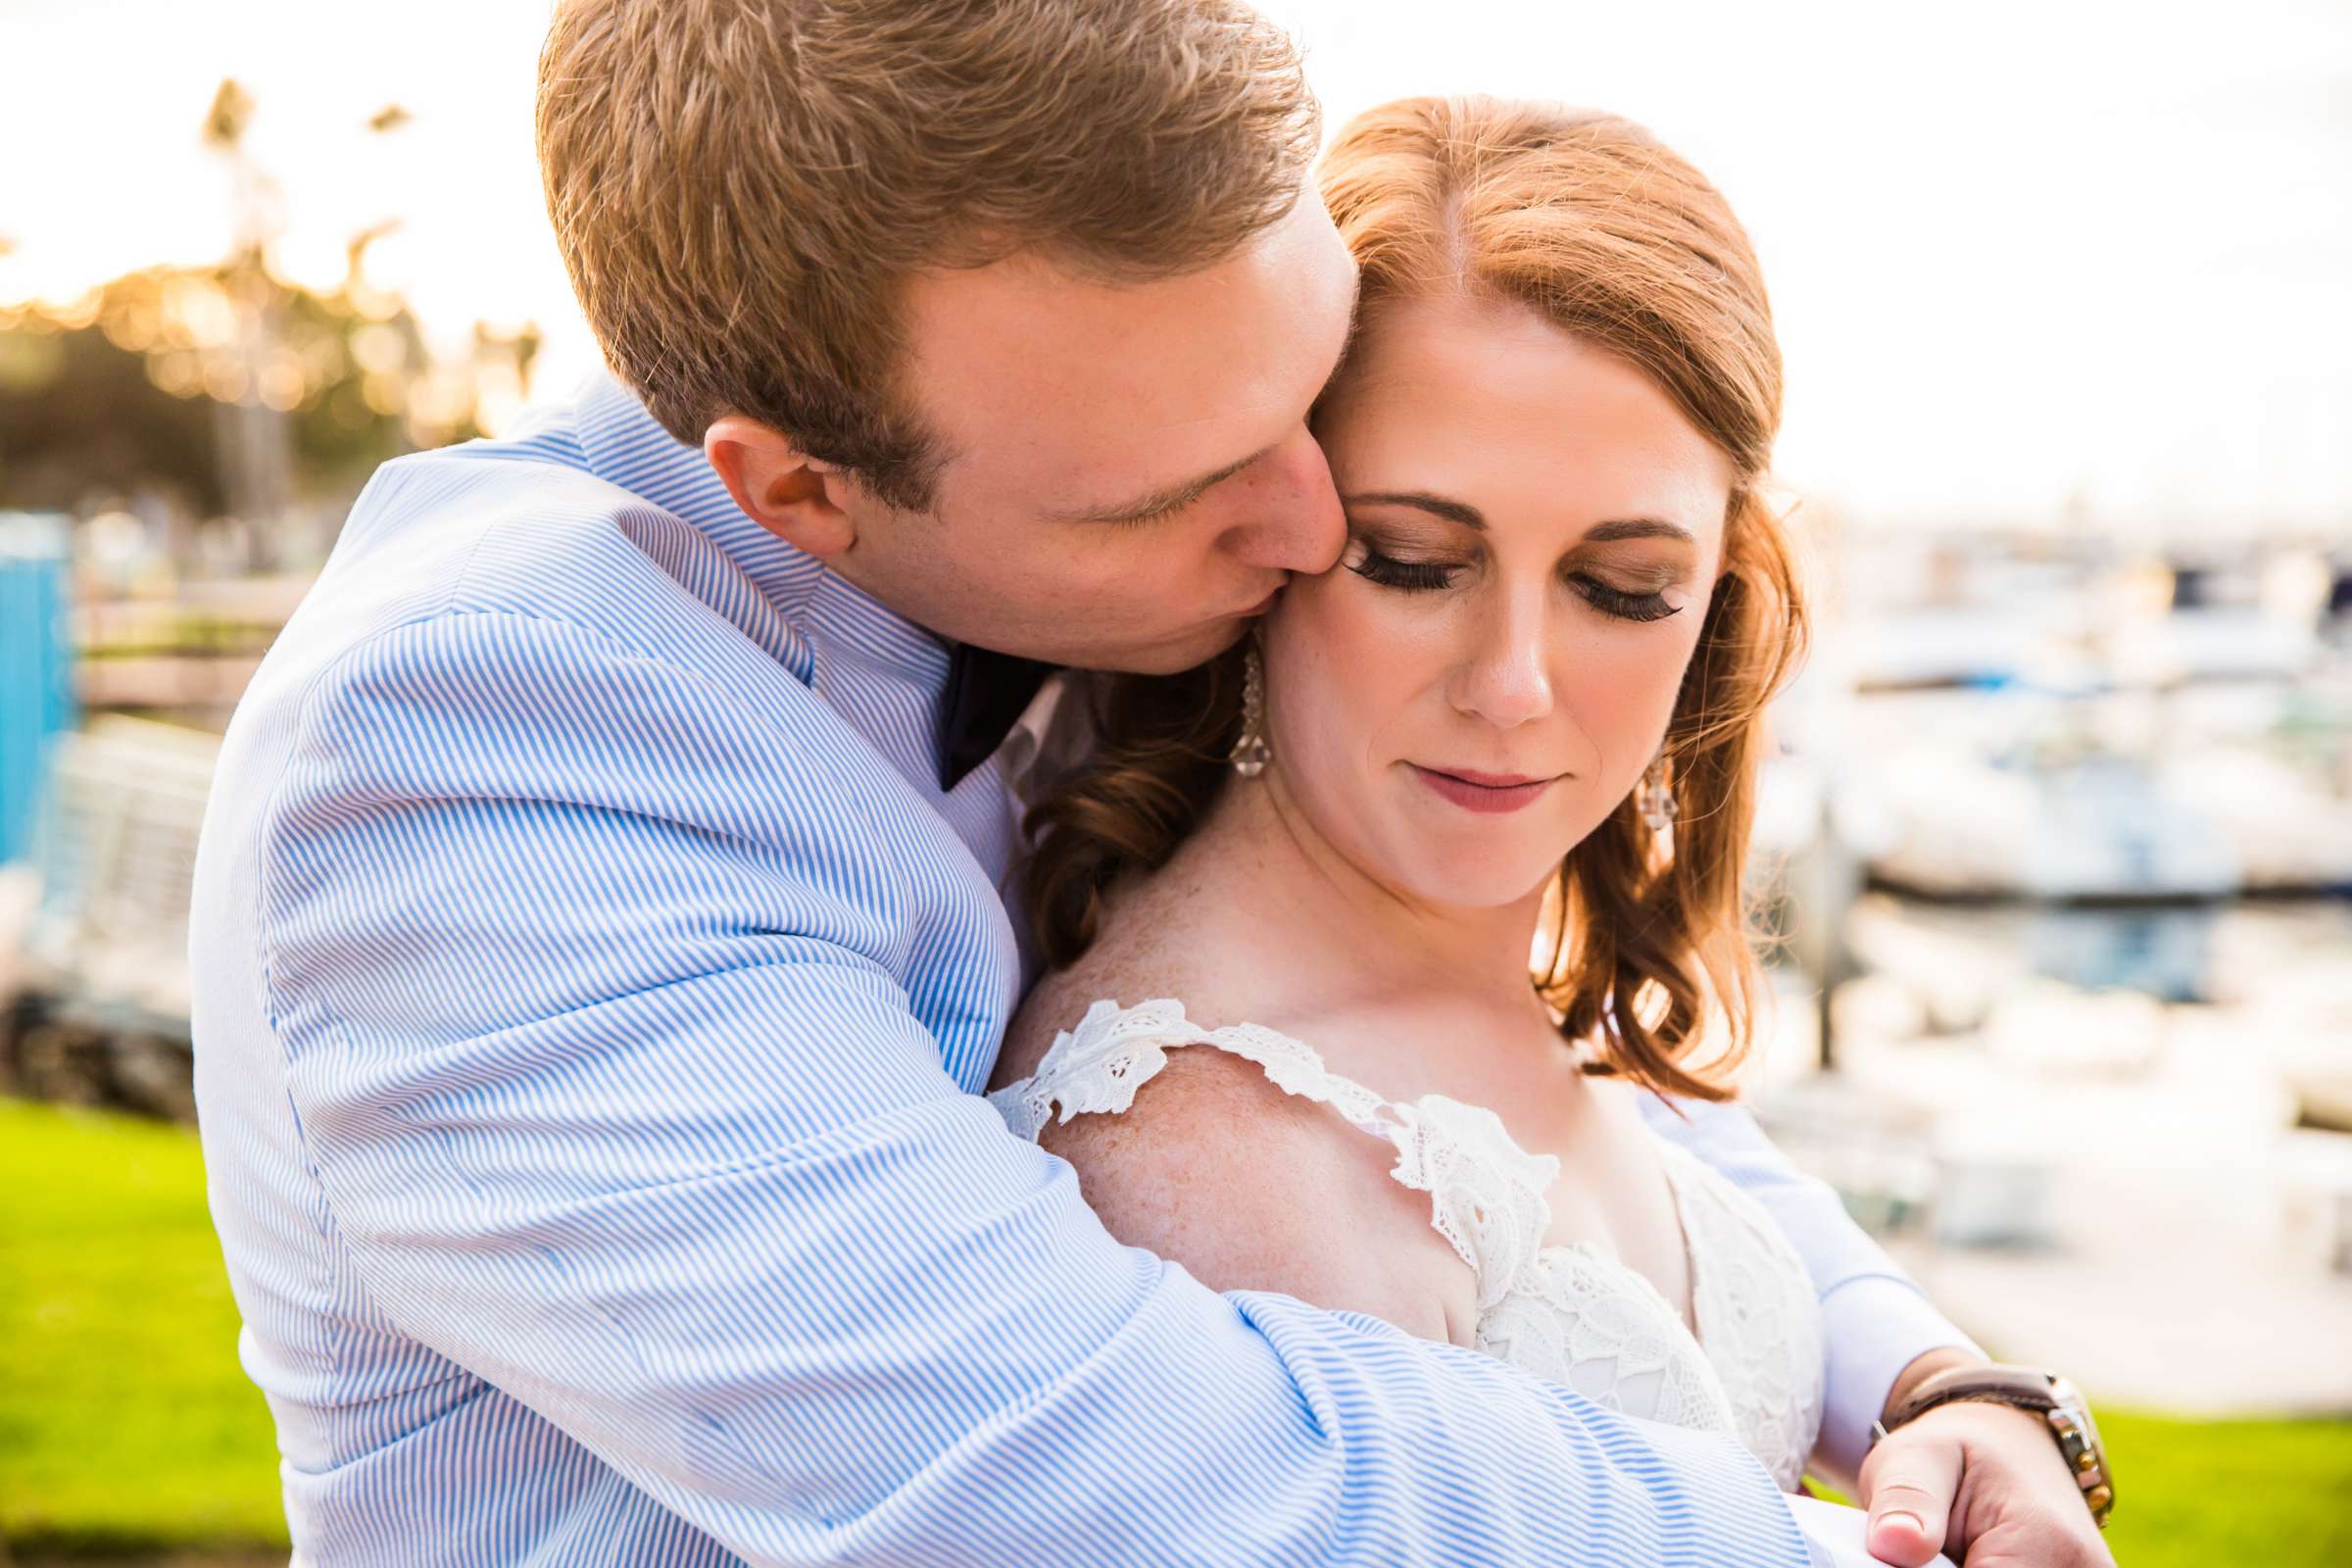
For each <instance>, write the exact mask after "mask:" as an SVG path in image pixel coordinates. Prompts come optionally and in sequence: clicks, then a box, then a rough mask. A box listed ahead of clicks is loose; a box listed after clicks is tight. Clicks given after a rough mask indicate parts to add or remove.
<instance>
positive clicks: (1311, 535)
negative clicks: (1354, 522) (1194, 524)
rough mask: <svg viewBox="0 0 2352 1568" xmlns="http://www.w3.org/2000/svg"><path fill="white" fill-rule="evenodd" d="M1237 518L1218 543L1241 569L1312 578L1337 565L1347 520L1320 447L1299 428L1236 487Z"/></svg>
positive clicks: (1304, 429)
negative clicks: (1246, 566) (1261, 569)
mask: <svg viewBox="0 0 2352 1568" xmlns="http://www.w3.org/2000/svg"><path fill="white" fill-rule="evenodd" d="M1236 491H1237V493H1236V495H1235V497H1234V500H1235V502H1236V504H1237V506H1236V515H1235V518H1234V520H1233V521H1232V522H1231V523H1230V524H1229V525H1228V526H1227V528H1226V530H1225V533H1224V535H1223V536H1222V537H1221V538H1220V539H1219V540H1218V544H1219V546H1220V548H1222V549H1223V550H1224V551H1225V552H1226V554H1228V555H1230V556H1232V557H1233V558H1234V559H1235V560H1237V561H1239V562H1241V563H1243V564H1245V565H1250V566H1259V567H1264V568H1267V569H1270V570H1274V571H1290V572H1298V573H1299V574H1301V575H1303V576H1308V577H1314V576H1320V575H1321V574H1322V573H1324V572H1326V571H1329V570H1330V569H1331V568H1332V567H1333V566H1335V565H1337V564H1339V559H1340V551H1341V549H1342V547H1344V546H1345V545H1346V544H1347V542H1348V522H1347V519H1346V517H1344V516H1343V515H1341V512H1340V497H1339V492H1338V491H1336V490H1334V489H1333V488H1332V484H1331V465H1329V464H1328V463H1325V462H1324V461H1323V449H1322V448H1321V447H1320V446H1318V445H1316V444H1315V438H1314V437H1313V436H1312V435H1309V434H1308V433H1307V429H1306V426H1304V425H1300V426H1299V429H1298V430H1297V432H1295V433H1294V434H1293V435H1292V437H1291V439H1290V440H1288V441H1285V442H1284V443H1283V444H1282V445H1281V446H1279V447H1276V448H1275V449H1274V450H1273V451H1271V452H1269V453H1267V454H1266V455H1265V456H1264V457H1263V458H1261V459H1260V460H1258V462H1257V463H1256V464H1255V465H1254V466H1252V467H1251V468H1250V472H1249V473H1248V474H1247V475H1245V476H1244V478H1243V483H1242V484H1241V485H1239V486H1237V487H1236Z"/></svg>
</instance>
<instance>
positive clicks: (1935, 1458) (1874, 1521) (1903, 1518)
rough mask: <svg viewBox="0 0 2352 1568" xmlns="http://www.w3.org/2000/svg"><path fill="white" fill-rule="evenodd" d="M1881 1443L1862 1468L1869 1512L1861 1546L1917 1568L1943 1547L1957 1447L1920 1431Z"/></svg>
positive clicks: (1899, 1567) (1956, 1475)
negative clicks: (1908, 1440) (1907, 1436)
mask: <svg viewBox="0 0 2352 1568" xmlns="http://www.w3.org/2000/svg"><path fill="white" fill-rule="evenodd" d="M1903 1436H1904V1435H1903V1434H1897V1435H1896V1436H1894V1437H1892V1438H1889V1439H1887V1441H1886V1442H1885V1443H1882V1444H1881V1445H1880V1446H1879V1447H1878V1450H1877V1451H1876V1452H1874V1453H1873V1454H1871V1456H1870V1458H1869V1459H1868V1460H1867V1461H1865V1463H1864V1464H1863V1466H1862V1476H1861V1481H1862V1496H1863V1501H1864V1502H1865V1503H1866V1504H1867V1505H1868V1507H1869V1509H1870V1522H1869V1524H1868V1525H1866V1526H1865V1527H1864V1531H1863V1544H1865V1545H1866V1546H1868V1547H1869V1549H1870V1554H1871V1555H1872V1556H1874V1557H1878V1558H1881V1559H1882V1560H1884V1561H1887V1562H1890V1563H1893V1564H1895V1565H1896V1568H1919V1565H1920V1564H1921V1563H1924V1562H1926V1561H1928V1560H1929V1559H1930V1558H1932V1557H1934V1556H1935V1555H1936V1553H1937V1552H1938V1551H1941V1550H1942V1549H1943V1537H1944V1532H1945V1530H1946V1528H1947V1526H1948V1524H1949V1522H1950V1518H1951V1512H1952V1498H1953V1496H1954V1495H1955V1494H1957V1492H1958V1491H1959V1487H1960V1445H1958V1444H1957V1443H1951V1442H1945V1441H1941V1440H1938V1439H1936V1438H1933V1437H1930V1436H1929V1435H1928V1434H1927V1433H1925V1432H1920V1433H1916V1434H1912V1435H1911V1437H1912V1441H1911V1442H1909V1443H1905V1442H1903V1441H1902V1439H1903Z"/></svg>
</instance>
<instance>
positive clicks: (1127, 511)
mask: <svg viewBox="0 0 2352 1568" xmlns="http://www.w3.org/2000/svg"><path fill="white" fill-rule="evenodd" d="M1273 450H1274V449H1273V448H1272V447H1261V448H1259V449H1258V450H1257V451H1255V452H1252V453H1250V455H1249V456H1248V457H1246V458H1244V459H1242V460H1241V461H1240V462H1238V463H1228V464H1227V465H1225V466H1223V467H1222V468H1219V469H1217V470H1216V471H1215V472H1213V473H1204V474H1202V475H1201V476H1200V477H1199V478H1198V479H1187V480H1186V481H1185V482H1184V483H1182V484H1179V485H1170V486H1169V487H1168V488H1167V489H1165V490H1154V491H1153V492H1152V494H1150V495H1148V496H1142V497H1139V498H1138V499H1136V500H1134V501H1130V502H1128V503H1127V504H1126V505H1125V506H1120V507H1111V508H1107V509H1106V510H1104V511H1102V512H1073V513H1068V514H1065V515H1063V516H1062V517H1061V518H1060V520H1061V521H1064V522H1135V521H1138V520H1139V519H1141V518H1144V517H1155V516H1157V515H1159V514H1161V513H1163V512H1174V511H1176V510H1177V509H1178V508H1180V507H1189V506H1191V505H1192V504H1193V503H1194V502H1196V501H1198V500H1200V499H1201V496H1202V495H1204V494H1206V493H1207V492H1208V491H1209V490H1210V489H1212V488H1213V487H1215V486H1217V485H1220V484H1223V483H1224V482H1225V481H1226V480H1228V479H1230V478H1232V477H1233V476H1234V475H1235V474H1237V473H1239V472H1241V471H1242V470H1243V469H1244V468H1247V467H1248V466H1250V465H1251V464H1252V463H1255V462H1256V461H1257V460H1258V459H1260V458H1262V457H1264V456H1265V455H1266V454H1267V453H1269V452H1271V451H1273Z"/></svg>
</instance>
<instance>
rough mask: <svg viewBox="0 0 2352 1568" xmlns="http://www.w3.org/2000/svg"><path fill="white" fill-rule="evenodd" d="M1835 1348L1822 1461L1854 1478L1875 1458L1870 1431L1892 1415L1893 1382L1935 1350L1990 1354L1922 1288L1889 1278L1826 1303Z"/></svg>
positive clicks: (1857, 1281) (1825, 1326)
mask: <svg viewBox="0 0 2352 1568" xmlns="http://www.w3.org/2000/svg"><path fill="white" fill-rule="evenodd" d="M1821 1328H1822V1334H1823V1336H1824V1338H1825V1340H1826V1342H1827V1344H1828V1345H1829V1348H1830V1379H1829V1388H1828V1391H1827V1393H1826V1395H1825V1397H1824V1401H1823V1406H1822V1413H1821V1454H1822V1457H1823V1458H1824V1459H1826V1460H1827V1461H1828V1462H1829V1463H1830V1464H1831V1465H1832V1466H1833V1467H1834V1468H1836V1469H1838V1470H1839V1471H1842V1472H1843V1473H1844V1474H1846V1475H1849V1476H1850V1475H1853V1474H1854V1473H1855V1472H1857V1471H1858V1470H1860V1469H1861V1467H1862V1456H1863V1455H1864V1454H1865V1453H1868V1452H1869V1451H1870V1426H1871V1423H1872V1422H1874V1421H1876V1420H1878V1419H1879V1416H1880V1414H1881V1412H1883V1411H1884V1410H1885V1409H1886V1408H1887V1393H1888V1391H1890V1390H1891V1389H1893V1387H1894V1380H1895V1379H1896V1378H1898V1377H1900V1376H1902V1373H1903V1368H1905V1367H1907V1366H1909V1365H1910V1364H1911V1363H1912V1362H1913V1361H1915V1360H1917V1359H1918V1358H1919V1357H1920V1356H1923V1355H1925V1354H1927V1353H1928V1352H1929V1351H1930V1350H1941V1349H1949V1348H1958V1349H1963V1350H1967V1351H1969V1352H1971V1353H1972V1354H1976V1355H1984V1354H1985V1352H1984V1351H1983V1350H1982V1349H1980V1348H1978V1347H1977V1344H1976V1342H1975V1341H1973V1340H1971V1339H1970V1338H1969V1337H1968V1336H1967V1335H1965V1334H1963V1333H1961V1332H1960V1331H1959V1330H1958V1329H1956V1328H1954V1327H1953V1326H1952V1325H1951V1323H1950V1322H1949V1321H1948V1320H1947V1319H1946V1318H1945V1317H1944V1315H1943V1314H1942V1313H1940V1312H1938V1311H1936V1308H1935V1307H1934V1306H1932V1305H1930V1304H1929V1302H1928V1299H1927V1297H1926V1296H1925V1295H1923V1294H1922V1293H1921V1291H1920V1289H1919V1287H1918V1286H1916V1285H1913V1284H1912V1283H1911V1282H1910V1281H1909V1280H1906V1279H1902V1278H1900V1277H1898V1276H1895V1275H1890V1274H1865V1275H1861V1276H1859V1277H1857V1278H1854V1279H1850V1280H1847V1281H1845V1282H1844V1283H1843V1284H1841V1285H1839V1286H1838V1288H1837V1289H1835V1290H1833V1291H1831V1292H1830V1294H1829V1295H1827V1296H1825V1297H1823V1298H1822V1299H1821Z"/></svg>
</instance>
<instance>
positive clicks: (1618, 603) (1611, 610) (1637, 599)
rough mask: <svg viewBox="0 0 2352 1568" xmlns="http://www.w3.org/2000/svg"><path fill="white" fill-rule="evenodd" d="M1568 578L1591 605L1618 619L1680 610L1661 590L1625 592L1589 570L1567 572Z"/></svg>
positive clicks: (1647, 617)
mask: <svg viewBox="0 0 2352 1568" xmlns="http://www.w3.org/2000/svg"><path fill="white" fill-rule="evenodd" d="M1568 580H1569V582H1570V583H1572V584H1573V585H1574V586H1575V588H1576V591H1577V592H1578V593H1580V594H1583V595H1584V596H1585V598H1586V599H1587V600H1589V601H1591V602H1592V605H1593V609H1595V610H1597V611H1599V612H1601V613H1603V614H1607V615H1615V616H1616V617H1617V618H1618V619H1620V620H1664V619H1665V618H1666V617H1667V616H1668V615H1676V614H1680V613H1682V609H1683V607H1682V606H1680V605H1677V604H1671V603H1669V602H1668V601H1667V598H1666V596H1665V595H1664V594H1663V593H1660V592H1657V591H1656V590H1654V589H1653V590H1652V591H1650V592H1648V593H1628V592H1627V591H1626V590H1625V589H1623V588H1618V587H1614V586H1612V585H1611V584H1608V583H1605V582H1603V581H1601V580H1600V579H1599V578H1598V577H1595V576H1593V575H1592V574H1591V573H1589V572H1582V571H1579V572H1574V573H1571V574H1570V576H1569V578H1568Z"/></svg>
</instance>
